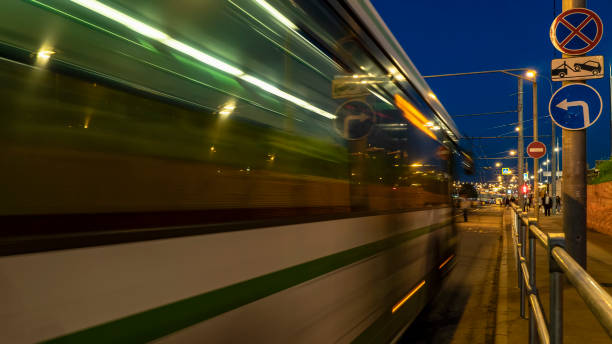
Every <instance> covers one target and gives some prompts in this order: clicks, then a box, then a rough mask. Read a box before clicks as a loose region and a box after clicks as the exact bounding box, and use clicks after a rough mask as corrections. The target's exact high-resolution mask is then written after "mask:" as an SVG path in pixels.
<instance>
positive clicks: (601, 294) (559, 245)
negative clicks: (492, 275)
mask: <svg viewBox="0 0 612 344" xmlns="http://www.w3.org/2000/svg"><path fill="white" fill-rule="evenodd" d="M511 208H512V211H513V213H514V216H513V219H512V242H513V246H514V255H515V258H516V268H517V273H518V282H519V288H520V289H521V307H520V312H521V317H523V318H524V317H525V307H524V305H525V302H526V301H528V303H529V311H530V312H529V313H530V316H529V343H535V342H536V333H535V332H536V330H537V334H538V337H539V339H540V342H541V343H546V344H549V343H551V342H552V343H553V344H560V343H562V342H563V283H562V281H563V280H562V278H561V276H562V274H563V273H564V274H565V275H566V276H567V278H568V279H569V281H570V282H571V283H572V285H574V287H575V288H576V290H577V291H578V294H579V295H580V297H582V299H583V300H584V301H585V303H586V305H587V306H588V308H589V310H590V311H591V312H592V313H593V314H594V315H595V316H596V317H597V320H598V321H599V322H600V323H601V325H602V326H603V327H604V329H605V330H606V332H607V334H608V336H609V337H610V338H612V296H610V294H608V293H607V292H606V291H605V290H604V289H603V288H602V287H601V285H599V283H597V281H595V280H594V279H593V277H591V276H590V275H589V274H588V273H587V272H586V271H585V270H584V269H583V268H582V267H581V266H580V264H578V263H577V262H576V261H575V260H574V259H573V258H572V256H571V255H570V254H569V253H568V252H567V251H566V250H565V238H564V236H563V234H560V233H548V234H547V233H544V232H543V231H542V230H541V229H540V228H538V226H537V224H536V223H535V221H534V220H535V219H529V218H528V217H527V216H526V214H523V212H522V211H521V210H520V209H519V207H518V206H517V205H516V204H514V203H513V204H511ZM527 238H529V258H528V259H527V258H525V255H526V250H527V245H526V241H527ZM536 239H537V241H538V242H539V243H540V244H541V245H542V246H544V247H545V248H546V249H547V251H548V262H549V270H550V293H551V302H550V324H549V325H547V323H546V319H545V317H544V312H543V311H542V305H541V304H540V301H539V299H538V290H537V288H536V285H535V281H536V280H535V273H536V271H535V270H536V269H535V241H536ZM527 263H529V266H528V264H527ZM527 295H528V296H527ZM526 298H528V300H526ZM549 326H550V327H549ZM549 330H550V331H549Z"/></svg>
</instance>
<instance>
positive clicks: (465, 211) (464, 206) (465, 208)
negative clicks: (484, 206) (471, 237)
mask: <svg viewBox="0 0 612 344" xmlns="http://www.w3.org/2000/svg"><path fill="white" fill-rule="evenodd" d="M459 206H460V207H461V210H462V211H463V222H467V220H468V209H469V208H470V206H471V202H470V201H469V200H468V199H467V197H465V195H463V196H461V203H460V204H459Z"/></svg>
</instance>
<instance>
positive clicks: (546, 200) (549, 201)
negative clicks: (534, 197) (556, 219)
mask: <svg viewBox="0 0 612 344" xmlns="http://www.w3.org/2000/svg"><path fill="white" fill-rule="evenodd" d="M542 205H544V216H550V209H552V198H551V197H550V196H549V195H548V194H546V195H545V196H544V197H542Z"/></svg>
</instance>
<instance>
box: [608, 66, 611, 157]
mask: <svg viewBox="0 0 612 344" xmlns="http://www.w3.org/2000/svg"><path fill="white" fill-rule="evenodd" d="M608 79H609V80H610V104H611V106H610V159H612V63H611V64H610V75H609V76H608Z"/></svg>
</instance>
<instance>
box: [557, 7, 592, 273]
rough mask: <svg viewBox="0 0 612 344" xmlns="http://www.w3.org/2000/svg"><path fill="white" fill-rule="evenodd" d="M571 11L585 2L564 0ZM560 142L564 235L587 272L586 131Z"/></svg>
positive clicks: (567, 134)
mask: <svg viewBox="0 0 612 344" xmlns="http://www.w3.org/2000/svg"><path fill="white" fill-rule="evenodd" d="M573 8H586V0H563V12H565V11H568V10H571V9H573ZM582 56H584V55H582ZM563 57H571V56H570V55H567V54H563ZM578 83H582V84H583V83H585V82H584V81H564V82H563V85H564V86H565V85H570V84H578ZM562 140H563V143H562V146H563V148H562V149H563V187H562V195H563V205H564V206H563V207H564V210H563V232H564V233H565V240H566V245H567V250H568V252H569V253H570V254H571V255H572V257H573V258H574V259H575V260H576V261H577V262H578V263H579V264H580V265H581V266H582V267H583V268H585V269H586V216H587V214H586V202H587V190H586V169H587V167H586V129H581V130H567V129H563V139H562Z"/></svg>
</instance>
